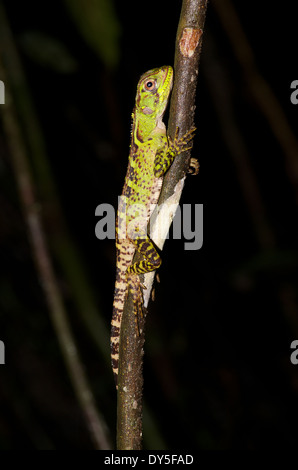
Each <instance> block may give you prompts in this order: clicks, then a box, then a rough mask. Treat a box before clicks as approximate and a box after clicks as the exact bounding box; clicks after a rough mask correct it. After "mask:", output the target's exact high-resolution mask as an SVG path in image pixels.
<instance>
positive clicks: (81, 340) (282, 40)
mask: <svg viewBox="0 0 298 470" xmlns="http://www.w3.org/2000/svg"><path fill="white" fill-rule="evenodd" d="M223 1H224V0H223ZM3 3H4V5H5V7H6V12H7V16H8V19H9V22H10V25H11V28H12V33H13V38H14V41H15V43H16V46H17V48H18V53H19V55H20V58H21V61H22V65H23V67H24V71H25V74H26V80H27V84H28V87H29V89H30V93H31V96H32V100H33V103H34V106H35V108H36V112H37V116H38V122H39V125H40V126H41V130H42V134H43V138H44V141H45V146H46V152H47V155H48V158H49V162H50V165H51V169H52V171H53V174H54V179H55V183H56V185H57V188H58V194H59V198H60V201H61V204H62V208H63V212H64V217H65V221H66V223H67V226H68V228H69V231H70V233H71V237H72V239H73V241H74V243H75V244H76V247H77V250H78V252H79V254H80V257H81V259H82V262H83V263H84V265H85V268H86V272H87V275H88V284H89V286H90V289H91V291H92V294H93V296H94V297H95V300H96V305H97V307H98V314H99V315H100V316H101V317H102V319H103V321H104V323H105V326H106V328H107V331H108V330H109V323H110V318H111V311H112V300H113V288H114V273H115V248H114V242H113V240H103V241H100V240H97V239H96V237H95V235H94V229H95V225H96V222H97V219H96V218H95V216H94V213H95V208H96V207H97V205H98V204H101V203H109V204H112V205H113V206H114V207H116V204H117V196H118V195H120V193H121V189H122V185H123V180H124V176H125V171H126V165H127V155H128V146H129V138H130V114H131V111H132V108H133V104H134V97H135V90H136V84H137V81H138V78H139V76H140V75H141V74H142V73H143V72H145V71H146V70H148V69H150V68H153V67H157V66H161V65H165V64H173V55H174V44H175V34H176V28H177V24H178V20H179V14H180V7H181V2H180V1H163V2H159V3H150V2H138V1H130V2H120V1H115V2H114V5H115V15H116V17H117V19H118V22H119V27H120V31H121V33H120V36H119V41H118V43H117V48H118V49H117V50H118V54H119V59H118V60H117V61H116V62H115V66H114V68H113V69H109V68H108V67H107V66H106V65H105V64H104V62H103V60H102V57H101V56H100V55H99V54H96V52H95V50H94V49H92V48H91V47H90V46H89V45H88V43H87V42H86V40H85V39H84V37H83V36H82V35H81V33H80V31H79V29H78V27H77V24H76V23H75V22H74V21H73V19H72V17H71V15H70V13H69V10H68V8H67V6H66V2H57V1H44V2H35V1H30V0H28V1H27V2H17V1H16V0H10V1H5V2H3ZM98 3H99V4H100V2H98ZM233 4H234V7H235V8H236V12H237V15H238V18H239V20H240V22H241V24H242V27H243V31H244V33H245V34H246V36H247V38H248V41H249V43H250V46H251V48H252V51H253V55H254V59H255V62H256V66H257V69H258V72H259V74H260V75H261V76H262V77H263V79H264V80H265V81H266V83H267V85H268V86H269V87H270V88H271V90H272V92H273V95H274V96H275V99H276V100H277V101H278V103H279V106H281V109H282V111H283V113H284V114H285V116H286V120H287V123H288V126H289V128H290V129H291V131H292V132H293V133H294V135H296V137H297V131H296V127H297V113H298V106H294V105H293V104H291V102H290V94H291V90H290V84H291V82H292V81H293V80H297V79H298V71H297V60H296V55H297V54H296V48H297V42H298V41H297V24H296V17H295V12H294V11H293V9H292V8H293V2H290V1H284V2H282V4H273V3H272V2H269V1H263V2H257V1H249V2H248V1H242V2H235V1H234V2H233ZM90 8H91V7H90ZM82 15H83V13H82ZM36 31H37V32H39V33H43V34H44V35H46V37H47V38H49V40H50V39H52V40H56V41H57V42H58V43H59V44H60V45H62V46H64V47H65V48H66V49H67V51H68V54H69V55H70V56H71V57H72V59H73V61H74V63H75V64H76V67H75V68H74V70H70V71H66V72H65V73H62V72H61V70H60V67H59V60H60V59H57V62H56V63H54V64H53V63H50V64H49V63H47V61H45V62H44V61H43V60H41V57H40V56H39V55H38V53H37V52H34V51H36V48H35V47H36V44H34V46H35V47H33V49H32V50H33V52H32V50H31V53H30V51H28V48H27V49H26V47H25V45H26V44H25V42H26V41H25V40H24V37H25V36H24V35H25V34H27V33H28V32H29V33H32V32H36ZM36 43H38V41H36ZM37 48H38V44H37ZM41 49H42V48H41ZM39 50H40V48H39ZM61 63H62V66H63V59H61ZM60 65H61V64H60ZM0 79H1V77H0ZM252 81H253V77H250V76H249V75H248V74H247V73H246V72H245V71H243V68H242V66H241V64H240V63H239V60H237V57H236V56H235V54H234V51H233V47H232V46H231V43H230V41H229V39H228V37H227V34H226V31H225V29H224V28H223V25H222V21H221V19H220V17H219V16H218V14H217V13H216V10H215V8H214V7H213V5H212V2H210V4H209V6H208V11H207V19H206V29H205V33H204V40H203V50H202V58H201V63H200V73H199V81H198V92H197V103H196V104H197V109H196V126H197V128H198V131H197V135H196V138H195V145H194V150H193V156H196V157H198V159H199V161H200V173H199V175H198V176H196V177H189V178H188V179H187V182H186V186H185V190H184V193H183V197H182V201H181V203H187V204H204V243H203V247H202V248H201V249H200V250H198V251H186V250H184V242H185V240H181V241H177V240H169V241H168V242H167V243H166V245H165V248H164V252H163V256H162V257H163V265H162V268H161V270H160V277H161V284H160V285H158V286H157V287H156V300H155V302H154V303H152V304H151V308H150V312H149V317H148V320H147V334H146V344H145V363H144V380H145V384H144V399H145V401H146V406H147V408H148V415H149V418H150V419H149V418H148V416H147V415H146V416H147V417H146V419H145V420H144V446H145V448H147V449H153V448H167V449H172V450H174V449H177V448H179V449H196V450H200V449H264V448H274V447H279V448H293V447H294V445H295V443H296V442H297V438H298V435H297V426H296V422H297V418H298V405H297V393H298V375H297V367H298V366H295V365H292V364H291V362H290V354H291V349H290V345H291V342H292V341H293V340H295V339H298V329H297V328H298V327H297V325H298V323H297V318H298V317H297V313H298V310H297V305H298V303H297V302H298V299H297V280H298V271H297V260H298V251H297V235H298V233H297V223H296V221H297V198H296V194H297V186H296V187H295V185H294V184H293V182H292V180H291V178H290V177H289V176H293V172H292V170H291V169H290V168H289V165H288V163H287V159H286V156H285V152H284V149H283V148H282V146H281V145H280V141H279V139H278V137H277V135H276V131H274V130H272V127H271V126H270V123H269V120H268V116H265V115H264V113H263V112H262V110H261V108H260V105H259V103H258V102H257V101H256V99H255V97H254V95H253V93H252V88H251V86H250V85H251V83H252ZM227 103H228V104H227ZM227 110H228V111H229V112H228V111H227ZM0 111H1V109H0ZM227 113H228V114H227ZM227 116H229V119H230V118H231V117H232V121H233V128H232V132H231V133H230V134H229V136H227V134H226V132H225V129H226V120H228V117H227ZM0 131H1V132H0V151H1V155H0V257H1V264H0V339H1V340H2V341H4V343H5V346H6V364H5V365H2V366H0V377H1V378H0V400H1V402H0V449H44V448H53V449H92V448H93V445H92V442H91V440H90V438H89V435H88V431H87V428H86V425H85V423H84V420H83V417H82V414H81V412H80V409H79V405H78V403H77V401H76V398H75V395H74V392H73V389H72V387H71V384H70V381H69V379H68V377H67V372H66V369H65V366H64V363H63V359H62V356H61V353H60V349H59V345H58V342H57V339H56V336H55V333H54V330H53V327H52V325H51V322H50V319H49V314H48V309H47V305H46V302H45V299H44V295H43V291H42V289H41V285H40V281H39V279H38V275H37V274H36V270H35V267H34V263H33V261H32V254H31V250H30V245H29V243H28V238H27V233H26V225H25V222H24V219H23V217H22V213H21V208H20V202H19V198H18V193H17V189H16V183H15V178H14V175H13V169H12V165H11V159H10V152H9V150H8V146H7V142H6V136H5V133H4V131H3V128H2V127H1V128H0ZM239 138H240V139H241V142H242V143H243V147H241V146H239V145H236V152H235V153H234V155H233V152H232V151H231V146H232V147H233V145H235V142H239V141H238V140H237V139H239ZM233 148H234V147H233ZM243 149H244V150H243ZM242 150H243V151H242ZM244 152H245V155H246V157H247V161H248V166H249V171H250V172H252V174H253V177H254V181H255V185H254V186H253V191H254V192H253V194H255V191H258V193H259V194H260V198H261V201H262V204H263V207H264V214H263V217H262V218H261V219H260V220H259V221H258V223H256V222H254V220H255V219H254V217H253V215H254V214H255V209H254V199H253V196H252V197H250V198H249V197H248V196H247V187H249V188H250V189H251V188H252V186H251V182H250V180H249V179H248V178H246V176H245V175H246V174H247V173H248V172H246V171H245V170H244V171H243V174H244V177H242V178H240V173H241V171H242V169H243V160H242V158H243V153H244ZM235 155H236V156H235ZM236 158H237V160H236ZM294 160H296V167H297V165H298V155H297V154H296V155H295V156H294ZM241 162H242V163H241ZM36 184H37V187H38V175H37V176H36ZM39 193H40V203H41V205H42V203H43V201H42V196H41V194H42V191H41V190H40V189H39V192H38V195H39ZM250 194H251V193H250ZM264 220H265V221H266V222H267V224H268V225H269V226H270V229H269V233H270V237H269V238H270V239H271V240H272V239H274V243H269V242H268V244H267V245H266V243H264V242H261V241H260V237H259V236H258V233H260V232H259V230H260V227H261V224H262V223H263V222H264ZM46 232H47V236H48V237H49V238H51V237H53V236H55V235H57V234H55V221H52V222H51V224H50V227H49V226H47V228H46ZM57 236H59V234H58V235H57ZM53 261H54V265H55V268H56V273H57V277H58V281H59V286H60V288H61V291H62V293H63V295H64V299H65V305H66V307H67V310H68V314H69V317H70V321H71V325H72V328H73V331H74V335H75V338H76V341H77V344H78V347H79V350H80V353H81V355H82V359H83V361H84V364H85V369H86V372H87V375H88V377H89V379H90V382H91V385H92V389H93V391H94V394H95V397H96V400H97V405H98V408H99V410H100V411H101V413H102V414H103V415H104V417H105V420H106V422H107V424H108V427H109V431H110V434H111V438H112V440H113V441H114V439H115V423H116V392H115V388H114V383H113V377H112V372H111V369H110V366H109V363H108V362H105V360H104V358H103V357H102V354H101V353H100V351H99V349H98V348H97V346H96V344H95V342H94V341H93V339H92V337H91V335H90V332H89V331H88V329H87V328H86V326H85V322H84V313H83V315H80V314H79V312H78V308H77V306H76V302H75V300H74V295H73V294H74V293H73V292H72V289H71V286H70V284H69V281H68V279H67V277H66V276H65V273H64V272H63V270H62V269H61V266H59V262H58V261H57V259H55V256H54V255H53ZM107 345H108V338H107ZM107 347H108V346H107ZM151 420H153V423H154V428H153V429H155V430H154V431H152V428H151V426H150V422H151ZM157 430H158V433H157Z"/></svg>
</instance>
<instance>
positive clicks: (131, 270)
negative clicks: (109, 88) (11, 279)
mask: <svg viewBox="0 0 298 470" xmlns="http://www.w3.org/2000/svg"><path fill="white" fill-rule="evenodd" d="M172 83H173V69H172V67H170V66H165V67H161V68H158V69H153V70H149V71H148V72H146V73H145V74H144V75H142V77H141V78H140V81H139V83H138V87H137V95H136V104H135V108H134V110H133V114H132V119H133V125H132V136H131V146H130V154H129V162H128V168H127V173H126V178H125V183H124V187H123V191H122V198H121V201H120V203H119V207H118V213H117V222H116V249H117V269H116V284H115V293H114V304H113V317H112V330H111V353H112V368H113V372H114V377H115V381H116V385H117V378H118V358H119V338H120V328H121V319H122V313H123V308H124V302H125V298H126V295H127V293H128V289H129V290H130V292H131V294H132V296H133V303H134V305H135V313H136V315H137V314H138V313H139V314H142V307H143V293H142V286H141V284H140V278H139V274H142V273H146V272H150V271H154V270H155V269H157V268H159V267H160V265H161V258H160V255H159V254H158V252H157V251H156V249H155V246H154V244H153V243H152V241H151V240H150V238H149V237H148V235H147V231H146V229H147V225H148V221H149V218H150V215H151V213H152V208H153V207H154V205H156V203H157V201H158V197H159V194H160V190H161V185H162V179H163V175H164V173H165V172H166V171H167V169H168V168H169V166H170V165H171V163H172V161H173V159H174V158H175V156H176V155H178V154H179V153H181V152H183V151H185V150H188V149H189V148H190V145H189V143H190V141H191V140H192V138H193V134H194V129H191V131H190V132H188V133H187V134H186V135H185V136H184V137H183V138H180V139H178V137H177V135H176V136H175V139H174V140H173V141H172V140H171V139H170V138H168V137H167V132H166V127H165V125H164V123H163V122H162V118H163V115H164V112H165V109H166V107H167V103H168V100H169V95H170V92H171V89H172ZM152 206H153V207H152ZM135 251H138V252H140V253H141V254H142V255H143V260H141V261H140V262H139V263H134V264H132V260H133V256H134V254H135Z"/></svg>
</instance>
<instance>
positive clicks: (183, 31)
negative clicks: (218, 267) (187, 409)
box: [117, 0, 207, 450]
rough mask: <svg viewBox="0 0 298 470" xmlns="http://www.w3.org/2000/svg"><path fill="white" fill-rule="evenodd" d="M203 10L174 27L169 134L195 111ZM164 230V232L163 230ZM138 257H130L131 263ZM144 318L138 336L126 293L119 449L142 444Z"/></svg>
mask: <svg viewBox="0 0 298 470" xmlns="http://www.w3.org/2000/svg"><path fill="white" fill-rule="evenodd" d="M206 9H207V0H184V1H183V4H182V10H181V15H180V20H179V25H178V30H177V39H176V50H175V66H174V70H175V84H174V89H173V94H172V99H171V106H170V117H169V126H168V127H169V132H170V135H171V136H172V137H173V136H174V134H175V131H176V128H177V127H178V128H179V134H180V135H183V134H184V133H185V132H186V131H187V130H189V129H190V128H191V127H192V125H193V120H194V112H195V104H194V103H195V91H196V85H197V76H198V65H199V58H200V52H201V45H202V34H203V29H204V23H205V17H206ZM189 158H190V152H185V153H184V154H183V155H179V158H177V159H175V160H174V163H173V164H172V166H171V168H170V170H169V171H168V173H167V174H166V176H165V179H164V184H163V188H162V192H161V195H160V199H159V204H161V203H163V205H165V202H166V203H167V204H169V203H170V204H172V205H173V204H174V206H175V207H177V206H178V204H179V200H180V197H181V193H182V189H183V185H184V177H185V171H186V169H187V168H188V164H189ZM174 212H175V209H174V210H173V213H172V214H169V213H168V214H167V217H166V221H165V220H164V219H165V216H164V214H163V213H162V214H161V218H162V219H163V227H164V232H166V233H167V232H168V230H169V228H170V225H171V223H172V219H173V216H174ZM157 226H160V216H157V219H156V222H155V225H153V230H152V231H151V234H150V236H151V238H152V239H153V241H154V242H155V243H156V245H157V246H158V247H159V248H160V249H162V247H163V243H164V239H165V236H161V237H160V236H159V235H158V234H157V233H155V227H157ZM166 233H165V234H166ZM139 259H140V257H139V256H138V255H136V256H135V258H134V262H135V261H138V260H139ZM153 279H154V273H148V274H146V275H145V276H144V284H145V286H146V290H145V291H144V303H145V306H146V307H147V305H148V302H149V299H150V295H151V289H152V284H153ZM144 323H145V319H144V320H143V321H142V322H141V325H140V329H141V330H142V333H141V335H140V336H137V334H136V327H135V318H134V314H133V305H132V299H131V297H130V296H128V299H127V302H126V303H125V307H124V312H123V318H122V325H121V333H120V350H119V376H118V423H117V435H118V438H117V447H118V449H132V450H138V449H141V447H142V387H143V376H142V364H143V345H144Z"/></svg>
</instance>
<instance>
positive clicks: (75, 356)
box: [0, 4, 111, 449]
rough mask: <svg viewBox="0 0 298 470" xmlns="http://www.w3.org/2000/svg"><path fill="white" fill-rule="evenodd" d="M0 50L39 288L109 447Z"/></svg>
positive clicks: (95, 433) (86, 408)
mask: <svg viewBox="0 0 298 470" xmlns="http://www.w3.org/2000/svg"><path fill="white" fill-rule="evenodd" d="M0 15H1V19H2V21H1V25H2V27H3V25H5V22H4V21H3V19H4V18H5V16H4V11H3V9H2V5H1V4H0ZM1 57H2V51H0V76H1V78H3V79H4V82H5V98H6V104H5V105H3V106H2V107H1V108H2V118H3V125H4V130H5V133H6V138H7V142H8V146H9V149H10V152H11V157H12V164H13V169H14V173H15V177H16V181H17V185H18V189H19V194H20V199H21V203H22V207H23V212H24V216H25V219H26V221H27V225H28V229H29V237H30V242H31V245H32V250H33V255H34V259H35V263H36V267H37V271H38V274H39V276H40V281H41V284H42V288H43V290H44V293H45V296H46V301H47V304H48V308H49V311H50V316H51V320H52V323H53V326H54V328H55V330H56V334H57V337H58V340H59V343H60V347H61V350H62V353H63V357H64V360H65V363H66V366H67V369H68V372H69V375H70V379H71V381H72V385H73V387H74V390H75V393H76V395H77V398H78V400H79V402H80V405H81V407H82V411H83V413H84V416H85V419H86V423H87V426H88V428H89V431H90V434H91V437H92V439H93V441H94V444H95V445H96V447H97V448H99V449H110V448H111V447H110V444H109V441H108V438H107V427H106V425H105V422H104V420H103V417H102V416H100V415H99V413H98V411H97V409H96V406H95V400H94V397H93V394H92V391H91V389H90V386H89V384H88V381H87V378H86V375H85V372H84V369H83V366H82V363H81V359H80V356H79V353H78V350H77V347H76V344H75V342H74V339H73V336H72V332H71V329H70V325H69V322H68V319H67V314H66V311H65V308H64V305H63V301H62V298H61V294H60V291H59V288H58V285H57V280H56V278H55V274H54V270H53V267H52V262H51V258H50V255H49V250H48V247H47V242H46V237H45V234H44V230H43V226H42V221H41V214H40V208H39V204H38V201H37V199H36V197H35V195H34V194H35V187H34V183H33V180H32V176H31V172H30V167H29V164H28V157H27V152H26V146H25V144H24V141H23V136H22V133H21V131H20V128H19V124H18V119H17V116H16V113H15V110H14V106H13V101H12V96H11V94H10V90H9V84H8V81H7V79H6V70H5V64H4V63H3V62H2V58H1Z"/></svg>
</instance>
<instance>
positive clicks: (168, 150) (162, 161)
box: [153, 127, 196, 178]
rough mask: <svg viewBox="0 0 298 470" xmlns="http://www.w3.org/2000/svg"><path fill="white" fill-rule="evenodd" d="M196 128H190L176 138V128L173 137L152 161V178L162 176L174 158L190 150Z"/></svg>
mask: <svg viewBox="0 0 298 470" xmlns="http://www.w3.org/2000/svg"><path fill="white" fill-rule="evenodd" d="M195 130H196V128H195V127H192V128H191V129H190V130H189V131H188V132H186V133H185V134H184V135H183V136H182V137H180V138H179V137H178V131H179V129H178V127H177V129H176V133H175V137H174V139H173V140H172V139H171V137H169V138H168V139H169V144H168V146H167V147H165V148H161V149H159V150H158V151H157V152H156V156H155V160H154V170H153V171H154V176H156V177H157V178H159V177H160V176H163V175H164V173H165V172H166V171H167V170H168V168H169V167H170V166H171V164H172V162H173V160H174V158H175V157H176V156H177V155H179V154H180V153H182V152H186V150H190V149H191V148H192V142H191V141H192V139H193V138H194V133H195Z"/></svg>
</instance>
